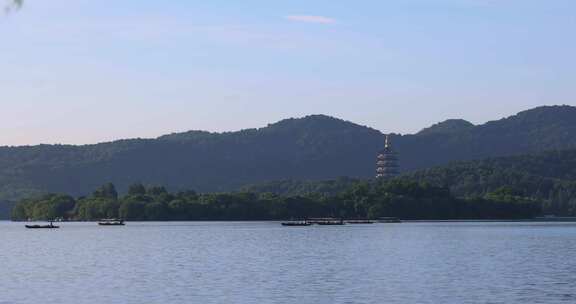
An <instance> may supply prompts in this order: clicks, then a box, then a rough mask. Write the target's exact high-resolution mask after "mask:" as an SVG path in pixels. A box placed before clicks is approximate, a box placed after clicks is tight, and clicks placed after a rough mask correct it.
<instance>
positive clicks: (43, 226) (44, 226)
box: [25, 222, 60, 229]
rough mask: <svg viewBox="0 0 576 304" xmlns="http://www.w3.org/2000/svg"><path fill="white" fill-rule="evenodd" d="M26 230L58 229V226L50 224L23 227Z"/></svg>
mask: <svg viewBox="0 0 576 304" xmlns="http://www.w3.org/2000/svg"><path fill="white" fill-rule="evenodd" d="M25 227H26V228H28V229H58V228H60V226H56V225H54V224H52V222H50V225H25Z"/></svg>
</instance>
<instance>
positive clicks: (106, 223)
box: [98, 219, 126, 226]
mask: <svg viewBox="0 0 576 304" xmlns="http://www.w3.org/2000/svg"><path fill="white" fill-rule="evenodd" d="M98 225H100V226H124V225H126V224H124V220H118V219H103V220H101V221H100V222H98Z"/></svg>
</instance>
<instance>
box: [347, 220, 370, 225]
mask: <svg viewBox="0 0 576 304" xmlns="http://www.w3.org/2000/svg"><path fill="white" fill-rule="evenodd" d="M346 224H374V221H371V220H348V221H346Z"/></svg>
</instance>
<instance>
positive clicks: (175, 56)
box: [0, 0, 576, 145]
mask: <svg viewBox="0 0 576 304" xmlns="http://www.w3.org/2000/svg"><path fill="white" fill-rule="evenodd" d="M26 1H27V2H26V4H25V6H24V8H23V9H22V10H21V11H19V12H16V13H10V14H9V15H7V16H0V145H21V144H37V143H94V142H99V141H107V140H112V139H117V138H127V137H155V136H158V135H161V134H165V133H170V132H177V131H185V130H190V129H203V130H210V131H226V130H238V129H242V128H249V127H260V126H265V125H266V124H267V123H269V122H274V121H277V120H280V119H283V118H288V117H299V116H304V115H307V114H319V113H323V114H328V115H333V116H337V117H340V118H344V119H346V120H351V121H354V122H356V123H360V124H365V125H368V126H371V127H374V128H377V129H379V130H382V131H384V132H400V133H411V132H416V131H418V130H420V129H421V128H423V127H426V126H428V125H430V124H433V123H435V122H438V121H440V120H444V119H447V118H464V119H467V120H470V121H472V122H474V123H483V122H485V121H487V120H493V119H497V118H501V117H504V116H509V115H512V114H514V113H516V112H518V111H521V110H524V109H528V108H531V107H535V106H538V105H543V104H573V105H574V104H576V98H575V97H576V82H575V81H576V73H575V71H576V58H575V56H576V39H575V38H574V35H575V30H576V1H574V0H549V1H544V0H401V1H398V0H394V1H387V0H354V1H352V0H274V1H271V0H238V1H231V0H227V1H224V0H205V1H196V0H172V1H160V0H121V1H118V0H26Z"/></svg>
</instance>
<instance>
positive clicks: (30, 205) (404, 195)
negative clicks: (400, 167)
mask: <svg viewBox="0 0 576 304" xmlns="http://www.w3.org/2000/svg"><path fill="white" fill-rule="evenodd" d="M539 215H542V206H541V204H540V203H538V202H537V201H535V200H533V199H530V198H525V197H521V196H517V195H514V193H513V192H511V191H510V190H509V189H506V188H500V189H497V190H496V191H493V192H491V193H489V194H487V195H485V196H483V197H470V198H457V197H455V196H453V195H452V194H451V193H450V191H449V190H448V188H445V187H437V186H432V185H430V184H427V183H421V182H415V181H407V180H402V179H396V180H389V181H379V180H354V181H350V182H349V185H347V186H346V187H345V188H344V189H343V190H341V191H338V192H336V193H323V192H308V193H302V194H297V195H296V194H275V193H271V192H260V193H258V192H249V191H242V192H230V193H197V192H195V191H178V192H169V191H168V190H167V189H166V188H165V187H161V186H145V185H143V184H141V183H136V184H133V185H131V186H130V187H129V189H128V191H127V193H125V194H123V195H119V194H118V191H117V190H116V188H115V186H114V185H113V184H112V183H108V184H105V185H103V186H101V187H99V188H98V189H96V190H95V191H94V192H93V193H91V194H90V195H88V196H82V197H73V196H71V195H67V194H43V195H38V196H36V197H33V198H28V199H24V200H21V201H19V202H18V203H17V204H16V205H15V207H14V208H13V210H12V214H11V218H12V220H14V221H25V220H54V219H62V220H77V221H93V220H99V219H102V218H121V219H125V220H129V221H188V220H286V219H305V218H312V217H333V218H346V219H360V218H362V219H376V218H380V217H397V218H401V219H406V220H449V219H529V218H533V217H536V216H539Z"/></svg>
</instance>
